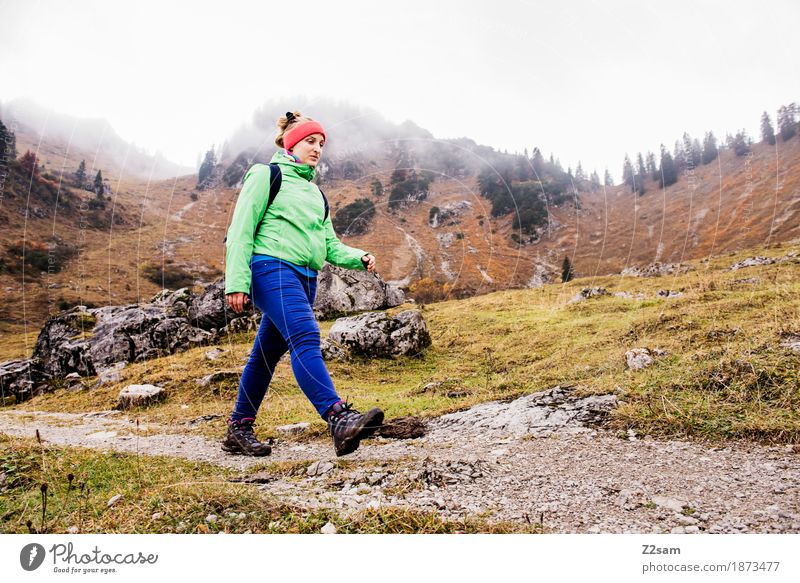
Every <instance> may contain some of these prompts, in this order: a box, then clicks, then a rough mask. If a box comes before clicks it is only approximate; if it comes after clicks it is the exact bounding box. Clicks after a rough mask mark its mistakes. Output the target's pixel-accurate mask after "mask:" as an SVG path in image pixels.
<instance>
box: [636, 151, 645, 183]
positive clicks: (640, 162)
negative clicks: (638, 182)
mask: <svg viewBox="0 0 800 583" xmlns="http://www.w3.org/2000/svg"><path fill="white" fill-rule="evenodd" d="M636 173H637V174H638V175H639V176H641V177H642V180H644V177H645V175H646V174H647V169H646V168H645V167H644V157H643V156H642V153H641V152H639V153H638V154H636Z"/></svg>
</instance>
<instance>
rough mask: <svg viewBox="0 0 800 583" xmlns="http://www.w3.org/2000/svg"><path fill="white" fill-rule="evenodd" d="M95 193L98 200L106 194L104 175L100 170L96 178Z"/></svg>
mask: <svg viewBox="0 0 800 583" xmlns="http://www.w3.org/2000/svg"><path fill="white" fill-rule="evenodd" d="M94 191H95V193H96V194H97V198H101V197H102V196H103V193H104V192H105V188H104V187H103V174H102V173H101V172H100V171H99V170H98V171H97V175H96V176H95V177H94Z"/></svg>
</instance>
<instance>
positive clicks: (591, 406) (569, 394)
mask: <svg viewBox="0 0 800 583" xmlns="http://www.w3.org/2000/svg"><path fill="white" fill-rule="evenodd" d="M573 393H574V387H573V386H570V385H567V386H561V385H556V386H555V387H553V388H551V389H548V390H545V391H538V392H536V393H533V394H530V395H525V396H523V397H519V398H518V399H514V400H513V401H511V402H503V401H490V402H488V403H481V404H480V405H475V406H474V407H471V408H469V409H467V410H466V411H458V412H456V413H448V414H447V415H442V416H440V417H437V418H435V419H432V420H430V421H428V424H427V427H428V435H429V436H437V437H447V435H452V436H454V437H457V438H459V439H461V438H463V437H462V436H463V435H464V434H469V433H472V434H474V433H479V434H481V435H483V436H486V435H493V434H498V435H512V436H516V437H522V436H524V435H531V436H534V437H546V436H548V435H551V434H553V433H584V432H590V431H591V428H590V427H588V426H592V425H599V424H602V423H603V422H604V421H605V420H606V418H607V416H608V413H609V411H610V410H611V409H613V408H614V407H616V405H617V398H616V396H615V395H613V394H609V395H593V396H589V397H584V398H577V397H576V396H575V395H574V394H573Z"/></svg>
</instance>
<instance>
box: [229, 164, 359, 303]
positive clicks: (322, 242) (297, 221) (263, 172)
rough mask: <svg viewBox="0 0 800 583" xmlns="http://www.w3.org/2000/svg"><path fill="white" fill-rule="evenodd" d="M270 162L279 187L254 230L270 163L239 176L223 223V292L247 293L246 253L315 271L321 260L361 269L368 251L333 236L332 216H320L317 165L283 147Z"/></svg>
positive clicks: (264, 199)
mask: <svg viewBox="0 0 800 583" xmlns="http://www.w3.org/2000/svg"><path fill="white" fill-rule="evenodd" d="M270 162H276V163H277V164H279V165H280V169H281V179H282V180H281V189H280V191H279V192H278V194H277V195H276V196H275V200H273V201H272V204H271V205H270V207H269V208H268V209H267V212H266V215H264V220H263V221H262V223H261V227H260V228H259V230H258V233H255V237H254V236H253V232H254V231H255V229H256V225H257V224H258V220H259V218H260V217H261V215H262V213H264V208H265V207H266V206H267V197H268V196H269V166H267V165H266V164H254V165H253V166H252V167H251V168H250V169H249V170H248V171H247V173H246V174H245V175H244V184H243V186H242V191H241V192H240V193H239V199H238V200H237V201H236V207H235V209H234V211H233V219H232V220H231V225H230V227H228V239H227V241H226V247H227V249H226V252H225V293H226V294H232V293H235V292H243V293H246V294H249V293H250V282H251V273H250V257H251V256H252V255H253V254H254V253H259V254H262V255H271V256H273V257H278V258H280V259H285V260H286V261H291V262H292V263H295V264H297V265H304V266H307V267H310V268H311V269H314V270H319V269H322V266H323V265H324V264H325V262H326V261H328V262H329V263H332V264H334V265H338V266H339V267H344V268H347V269H360V270H366V267H364V264H363V263H362V262H361V258H362V257H363V256H364V255H367V253H368V251H362V250H361V249H356V248H355V247H348V246H347V245H345V244H344V243H342V242H341V241H339V239H338V238H337V237H336V233H335V232H334V230H333V225H332V224H331V217H330V216H328V218H327V219H326V220H325V222H324V223H323V222H322V218H323V217H324V216H325V203H324V202H323V200H322V193H321V192H320V190H319V188H318V187H317V185H316V184H314V183H313V182H311V181H312V180H313V179H314V175H315V173H316V169H315V168H314V167H313V166H309V165H308V164H300V163H298V162H295V161H294V160H293V159H292V158H291V157H289V156H287V155H286V154H284V153H283V151H282V150H279V151H277V152H275V154H274V155H273V156H272V160H270Z"/></svg>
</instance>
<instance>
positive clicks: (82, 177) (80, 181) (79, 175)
mask: <svg viewBox="0 0 800 583" xmlns="http://www.w3.org/2000/svg"><path fill="white" fill-rule="evenodd" d="M85 182H86V160H81V163H80V164H78V169H77V170H76V171H75V183H76V184H77V185H78V188H83V185H84V183H85Z"/></svg>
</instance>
